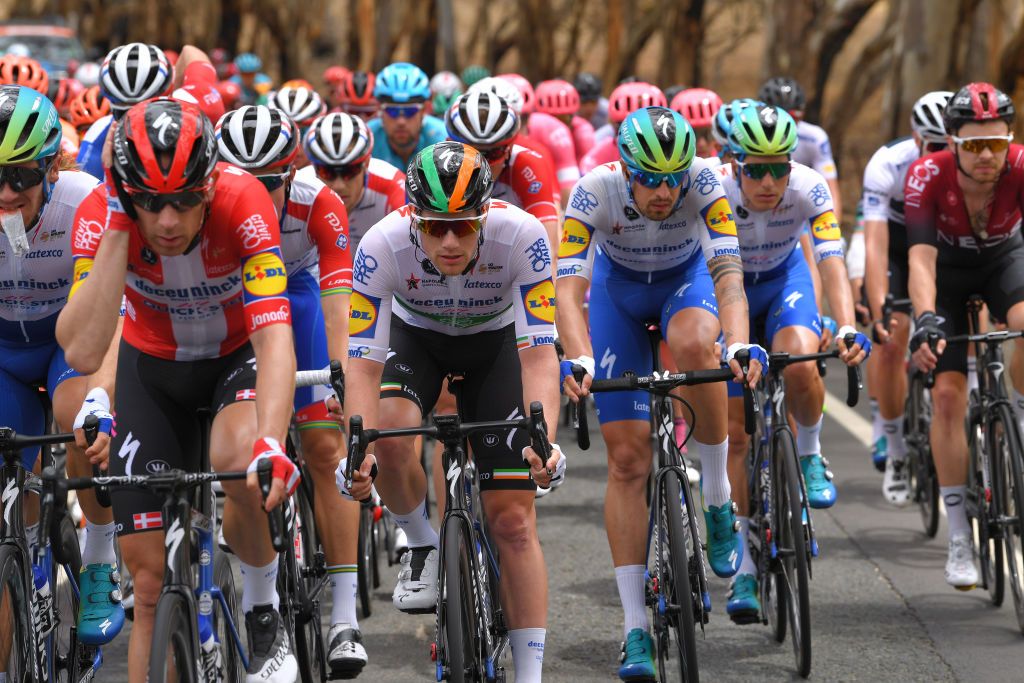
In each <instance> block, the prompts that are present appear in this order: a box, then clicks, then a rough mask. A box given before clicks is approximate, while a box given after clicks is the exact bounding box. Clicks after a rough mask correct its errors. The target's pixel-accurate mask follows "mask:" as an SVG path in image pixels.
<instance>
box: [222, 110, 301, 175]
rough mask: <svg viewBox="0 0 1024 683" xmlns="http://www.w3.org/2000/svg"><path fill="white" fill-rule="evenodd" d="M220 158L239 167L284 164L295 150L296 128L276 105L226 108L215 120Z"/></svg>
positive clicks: (249, 167) (296, 140)
mask: <svg viewBox="0 0 1024 683" xmlns="http://www.w3.org/2000/svg"><path fill="white" fill-rule="evenodd" d="M216 134H217V147H218V148H219V149H220V158H221V159H223V160H224V161H226V162H228V163H229V164H234V165H235V166H238V167H239V168H244V169H258V168H276V167H279V166H287V165H288V164H290V163H291V162H292V160H293V159H294V158H295V153H296V151H297V150H298V148H299V146H298V139H297V138H298V131H296V130H295V125H294V124H293V123H292V122H291V119H289V118H288V117H287V116H285V115H284V114H283V113H281V112H280V111H278V110H276V109H271V108H270V107H265V106H259V105H257V106H254V105H249V106H245V107H242V108H241V109H235V110H234V111H229V112H228V113H227V114H224V116H222V117H220V120H219V121H217V127H216Z"/></svg>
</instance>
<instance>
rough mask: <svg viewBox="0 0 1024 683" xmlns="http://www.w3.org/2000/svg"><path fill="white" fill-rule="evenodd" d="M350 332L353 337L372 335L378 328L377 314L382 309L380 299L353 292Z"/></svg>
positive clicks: (349, 322) (349, 323)
mask: <svg viewBox="0 0 1024 683" xmlns="http://www.w3.org/2000/svg"><path fill="white" fill-rule="evenodd" d="M350 309H351V313H350V314H349V321H348V333H349V336H352V337H372V336H373V334H374V331H375V330H376V328H377V315H378V311H380V299H378V298H377V297H375V296H366V295H364V294H360V293H359V292H352V300H351V303H350Z"/></svg>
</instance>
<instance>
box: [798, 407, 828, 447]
mask: <svg viewBox="0 0 1024 683" xmlns="http://www.w3.org/2000/svg"><path fill="white" fill-rule="evenodd" d="M824 419H825V416H824V415H822V416H821V417H819V418H818V421H817V422H815V423H814V424H813V425H810V426H807V425H802V424H800V423H799V422H797V423H796V454H797V455H799V456H800V457H803V456H805V455H821V421H822V420H824Z"/></svg>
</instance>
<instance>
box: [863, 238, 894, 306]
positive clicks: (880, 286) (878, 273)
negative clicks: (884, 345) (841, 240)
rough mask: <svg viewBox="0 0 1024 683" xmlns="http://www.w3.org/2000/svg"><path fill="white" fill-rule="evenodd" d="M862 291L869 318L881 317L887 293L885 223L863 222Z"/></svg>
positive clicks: (887, 241)
mask: <svg viewBox="0 0 1024 683" xmlns="http://www.w3.org/2000/svg"><path fill="white" fill-rule="evenodd" d="M864 251H865V252H866V258H865V263H864V291H865V293H866V294H867V295H868V305H869V306H870V307H871V317H872V318H874V319H875V320H879V319H881V317H882V305H883V303H884V302H885V295H886V293H887V292H888V291H889V225H888V224H887V223H886V222H885V221H865V222H864Z"/></svg>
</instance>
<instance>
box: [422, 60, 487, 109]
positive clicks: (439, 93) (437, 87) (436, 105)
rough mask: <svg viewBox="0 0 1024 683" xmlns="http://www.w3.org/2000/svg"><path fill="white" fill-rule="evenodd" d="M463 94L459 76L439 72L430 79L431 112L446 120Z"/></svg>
mask: <svg viewBox="0 0 1024 683" xmlns="http://www.w3.org/2000/svg"><path fill="white" fill-rule="evenodd" d="M488 78H490V77H489V76H488ZM474 85H475V84H474ZM463 92H464V89H463V87H462V81H460V80H459V77H458V76H456V75H455V74H454V73H453V72H451V71H438V72H437V73H436V74H434V75H433V76H432V77H431V79H430V96H431V100H430V112H431V113H432V114H433V115H434V116H436V117H438V118H444V113H445V112H446V111H448V107H450V106H452V102H454V101H455V98H456V97H458V96H459V95H461V94H462V93H463Z"/></svg>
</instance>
